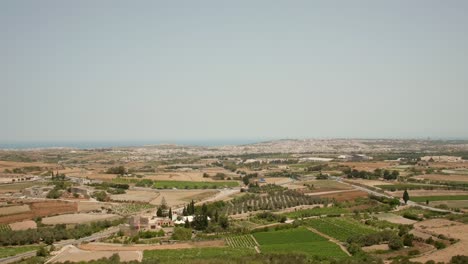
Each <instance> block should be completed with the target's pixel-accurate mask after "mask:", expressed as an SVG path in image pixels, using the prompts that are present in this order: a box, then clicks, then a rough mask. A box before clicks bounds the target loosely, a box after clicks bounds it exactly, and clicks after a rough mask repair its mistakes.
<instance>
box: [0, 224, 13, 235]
mask: <svg viewBox="0 0 468 264" xmlns="http://www.w3.org/2000/svg"><path fill="white" fill-rule="evenodd" d="M8 230H11V227H10V225H5V224H0V233H1V232H3V231H8Z"/></svg>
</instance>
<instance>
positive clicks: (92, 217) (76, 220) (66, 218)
mask: <svg viewBox="0 0 468 264" xmlns="http://www.w3.org/2000/svg"><path fill="white" fill-rule="evenodd" d="M117 218H119V217H118V216H117V215H113V214H86V213H80V214H64V215H57V216H50V217H46V218H43V219H42V223H44V224H45V225H56V224H83V223H89V222H95V221H102V220H114V219H117Z"/></svg>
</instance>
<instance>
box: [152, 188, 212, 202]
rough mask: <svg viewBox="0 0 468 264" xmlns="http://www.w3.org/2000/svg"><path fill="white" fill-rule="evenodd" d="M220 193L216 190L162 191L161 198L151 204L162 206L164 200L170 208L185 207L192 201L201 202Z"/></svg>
mask: <svg viewBox="0 0 468 264" xmlns="http://www.w3.org/2000/svg"><path fill="white" fill-rule="evenodd" d="M216 193H218V191H214V190H161V191H159V194H160V195H159V196H158V197H157V198H156V199H153V200H152V201H151V202H150V203H151V204H154V205H158V204H161V201H162V198H163V197H164V199H165V200H166V202H167V205H169V206H183V205H184V204H187V203H188V202H190V201H191V200H194V201H200V200H203V199H205V198H208V197H211V196H214V195H216Z"/></svg>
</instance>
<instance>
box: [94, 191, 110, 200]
mask: <svg viewBox="0 0 468 264" xmlns="http://www.w3.org/2000/svg"><path fill="white" fill-rule="evenodd" d="M92 196H93V197H94V198H95V199H96V200H98V201H100V202H107V201H109V200H110V197H109V196H108V195H107V193H106V192H105V191H99V192H94V193H93V195H92Z"/></svg>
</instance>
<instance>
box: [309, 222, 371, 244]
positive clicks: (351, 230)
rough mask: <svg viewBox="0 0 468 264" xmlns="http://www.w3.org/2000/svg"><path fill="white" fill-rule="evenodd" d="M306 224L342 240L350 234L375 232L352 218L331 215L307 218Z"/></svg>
mask: <svg viewBox="0 0 468 264" xmlns="http://www.w3.org/2000/svg"><path fill="white" fill-rule="evenodd" d="M307 225H308V226H310V227H312V228H315V229H317V230H318V231H320V232H322V233H324V234H326V235H328V236H331V237H333V238H336V239H337V240H340V241H343V242H344V241H346V240H347V239H348V238H349V237H351V236H355V235H365V234H371V233H374V232H376V231H375V230H373V229H371V228H369V227H367V226H364V225H362V224H360V223H357V222H354V221H353V220H347V219H342V218H333V217H328V218H317V219H310V220H307Z"/></svg>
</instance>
